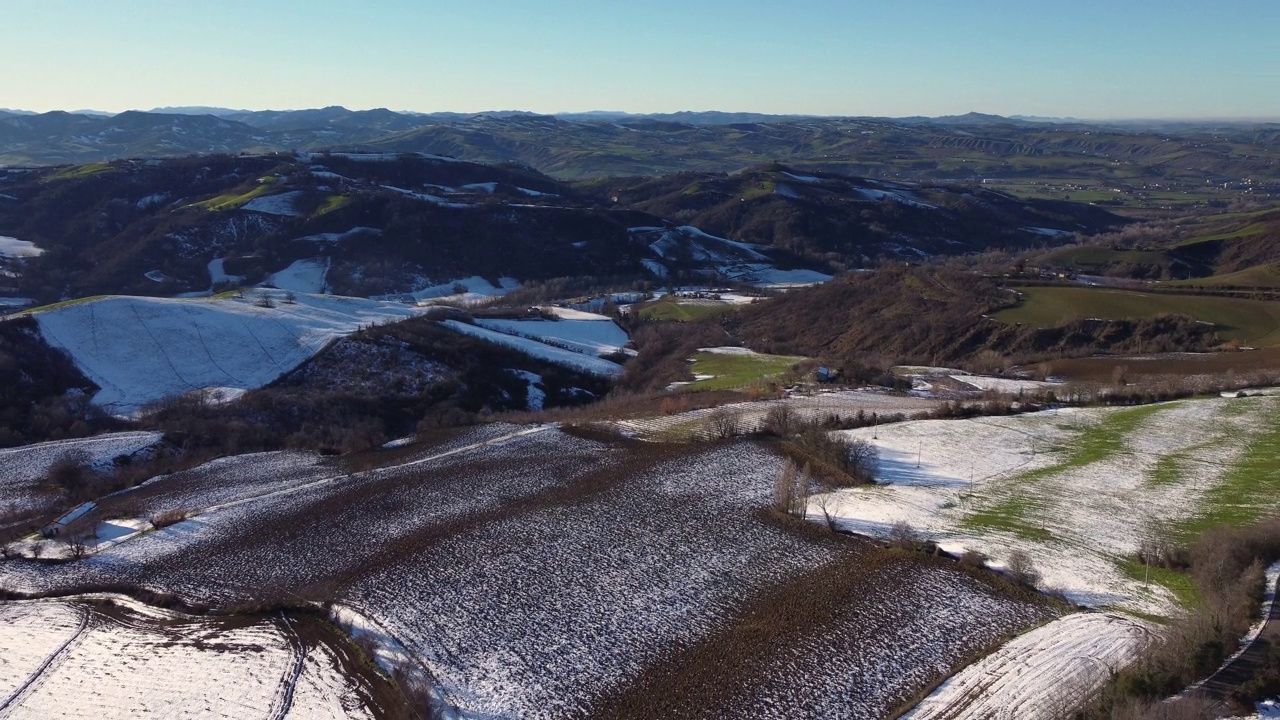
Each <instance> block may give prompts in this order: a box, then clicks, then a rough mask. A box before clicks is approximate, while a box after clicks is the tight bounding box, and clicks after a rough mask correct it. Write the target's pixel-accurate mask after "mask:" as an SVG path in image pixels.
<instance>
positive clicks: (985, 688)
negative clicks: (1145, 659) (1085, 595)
mask: <svg viewBox="0 0 1280 720" xmlns="http://www.w3.org/2000/svg"><path fill="white" fill-rule="evenodd" d="M1151 632H1152V631H1151V626H1149V625H1147V624H1146V623H1144V622H1142V621H1139V620H1135V619H1133V618H1130V617H1127V616H1124V615H1116V614H1112V613H1076V614H1074V615H1068V616H1066V617H1064V618H1061V619H1058V620H1055V621H1053V622H1051V623H1049V624H1047V625H1044V626H1042V627H1039V628H1036V629H1035V630H1032V631H1031V632H1029V633H1026V634H1025V635H1021V636H1019V637H1017V638H1015V639H1014V640H1012V641H1010V642H1008V643H1006V644H1005V645H1004V646H1002V647H1001V648H1000V649H999V650H997V651H996V652H994V653H992V654H991V655H988V656H987V657H985V658H983V659H981V660H979V661H978V662H976V663H974V664H972V665H970V666H969V667H967V668H965V669H964V670H963V671H961V672H960V673H958V674H956V675H955V676H954V677H952V678H951V679H949V680H947V681H946V682H945V683H943V684H942V686H941V687H939V688H938V689H937V690H936V691H935V692H934V693H932V694H931V695H930V696H929V697H928V698H926V699H925V700H924V701H923V702H921V703H920V704H919V705H917V706H916V707H915V708H914V709H913V710H912V711H911V712H909V713H907V714H906V715H904V716H903V720H990V719H991V718H1017V719H1018V720H1057V719H1058V718H1062V717H1066V716H1067V714H1068V713H1069V712H1070V711H1071V710H1072V709H1074V708H1075V707H1076V705H1077V704H1079V703H1080V702H1081V701H1083V700H1084V699H1085V698H1087V697H1088V694H1089V693H1091V692H1092V691H1094V690H1096V689H1097V688H1099V687H1101V686H1102V685H1103V684H1104V683H1105V682H1106V681H1107V680H1108V679H1109V678H1110V676H1111V673H1112V672H1114V671H1116V670H1119V669H1120V668H1122V667H1124V666H1126V665H1127V664H1129V663H1130V662H1132V661H1133V660H1134V659H1135V658H1136V657H1137V655H1138V653H1139V652H1140V651H1141V650H1142V648H1144V647H1146V645H1147V644H1148V643H1149V642H1150V641H1151Z"/></svg>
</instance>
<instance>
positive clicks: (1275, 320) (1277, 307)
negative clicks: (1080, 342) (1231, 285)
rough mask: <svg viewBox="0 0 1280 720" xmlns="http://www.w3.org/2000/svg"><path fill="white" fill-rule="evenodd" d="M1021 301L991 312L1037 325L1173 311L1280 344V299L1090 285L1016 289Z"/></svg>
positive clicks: (1229, 334) (1225, 332)
mask: <svg viewBox="0 0 1280 720" xmlns="http://www.w3.org/2000/svg"><path fill="white" fill-rule="evenodd" d="M1018 291H1019V292H1021V293H1022V294H1023V300H1022V302H1021V303H1019V304H1018V305H1017V306H1015V307H1012V308H1009V309H1007V310H1001V311H999V312H997V313H995V314H994V315H993V317H994V318H995V319H997V320H1000V321H1001V322H1008V323H1025V324H1027V325H1034V326H1036V327H1051V326H1054V325H1060V324H1062V323H1064V322H1067V321H1069V320H1072V319H1076V318H1102V319H1104V320H1123V319H1140V318H1151V317H1155V316H1157V315H1162V314H1168V313H1177V314H1182V315H1189V316H1191V317H1193V318H1195V319H1197V320H1203V321H1205V322H1211V323H1213V324H1214V325H1215V326H1217V328H1218V331H1219V333H1221V334H1222V336H1223V337H1225V338H1227V339H1234V340H1238V341H1240V342H1241V343H1244V344H1246V345H1251V346H1270V345H1277V344H1280V303H1276V302H1267V301H1264V300H1249V299H1245V298H1225V297H1208V296H1197V295H1157V294H1152V293H1142V292H1135V291H1132V290H1113V289H1109V288H1089V287H1078V288H1076V287H1037V288H1018Z"/></svg>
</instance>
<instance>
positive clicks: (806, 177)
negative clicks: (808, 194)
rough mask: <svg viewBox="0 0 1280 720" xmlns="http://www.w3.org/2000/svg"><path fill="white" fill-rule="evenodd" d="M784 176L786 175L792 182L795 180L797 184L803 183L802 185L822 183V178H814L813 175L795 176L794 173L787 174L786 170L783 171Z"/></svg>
mask: <svg viewBox="0 0 1280 720" xmlns="http://www.w3.org/2000/svg"><path fill="white" fill-rule="evenodd" d="M782 174H783V175H786V176H787V177H789V178H791V179H792V180H795V181H796V182H802V183H815V182H822V178H820V177H814V176H812V175H795V174H793V173H789V172H787V171H785V170H784V171H782Z"/></svg>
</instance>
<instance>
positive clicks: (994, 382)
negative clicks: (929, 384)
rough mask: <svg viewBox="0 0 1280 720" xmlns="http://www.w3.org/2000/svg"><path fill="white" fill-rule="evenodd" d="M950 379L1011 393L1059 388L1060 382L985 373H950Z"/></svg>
mask: <svg viewBox="0 0 1280 720" xmlns="http://www.w3.org/2000/svg"><path fill="white" fill-rule="evenodd" d="M951 379H952V380H958V381H960V382H962V383H965V384H967V385H972V386H974V387H976V388H977V389H979V390H995V391H996V392H1003V393H1013V394H1017V393H1020V392H1029V393H1036V392H1044V391H1045V390H1055V389H1056V390H1060V389H1062V387H1063V384H1062V383H1053V382H1041V381H1038V380H1018V379H1015V378H1000V377H990V376H987V375H968V374H966V375H952V376H951Z"/></svg>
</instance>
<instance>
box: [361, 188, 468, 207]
mask: <svg viewBox="0 0 1280 720" xmlns="http://www.w3.org/2000/svg"><path fill="white" fill-rule="evenodd" d="M382 188H383V189H384V190H391V191H393V192H398V193H400V194H401V195H407V196H409V197H411V198H413V199H415V200H425V201H426V202H429V203H432V204H434V205H439V206H440V207H447V208H465V207H471V206H470V205H468V204H466V203H459V202H450V201H448V200H445V199H444V198H442V197H439V196H437V195H429V194H427V193H420V192H414V191H412V190H405V189H404V188H398V187H394V186H392V185H383V186H382Z"/></svg>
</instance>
